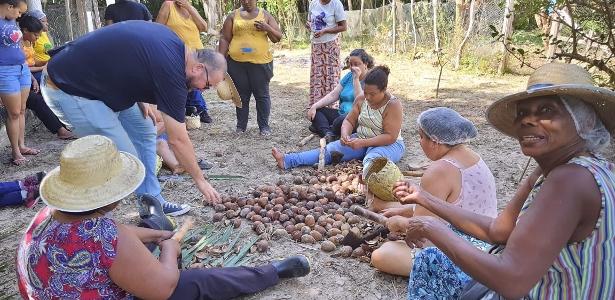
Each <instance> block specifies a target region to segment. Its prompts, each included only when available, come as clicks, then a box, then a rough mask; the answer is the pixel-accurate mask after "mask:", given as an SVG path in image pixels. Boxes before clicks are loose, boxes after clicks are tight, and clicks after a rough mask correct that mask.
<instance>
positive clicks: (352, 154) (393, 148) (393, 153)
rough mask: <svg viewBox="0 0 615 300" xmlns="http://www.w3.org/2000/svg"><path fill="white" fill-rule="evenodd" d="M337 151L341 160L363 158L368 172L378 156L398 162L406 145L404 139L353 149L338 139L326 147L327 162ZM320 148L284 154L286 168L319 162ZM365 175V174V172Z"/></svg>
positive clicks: (328, 162) (327, 162)
mask: <svg viewBox="0 0 615 300" xmlns="http://www.w3.org/2000/svg"><path fill="white" fill-rule="evenodd" d="M352 137H354V138H356V137H357V135H356V134H353V135H352ZM333 151H336V152H340V153H342V154H343V155H344V156H342V160H341V161H349V160H353V159H363V172H366V170H367V168H368V166H369V164H370V163H371V161H372V160H373V159H374V158H376V157H386V158H388V159H389V160H391V161H392V162H395V163H396V162H398V161H400V160H401V158H402V156H404V152H405V151H406V146H405V145H404V141H403V140H397V141H395V142H394V143H393V144H390V145H386V146H378V147H367V148H361V149H352V148H350V147H348V146H344V145H342V143H341V142H340V141H339V140H337V141H335V142H332V143H329V144H327V147H326V148H325V164H327V165H328V164H331V152H333ZM319 154H320V149H313V150H308V151H304V152H298V153H288V154H286V155H284V168H285V169H292V168H294V167H298V166H312V165H314V164H316V163H318V155H319ZM364 175H365V174H364Z"/></svg>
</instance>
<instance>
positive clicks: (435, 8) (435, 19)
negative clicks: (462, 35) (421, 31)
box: [431, 0, 440, 52]
mask: <svg viewBox="0 0 615 300" xmlns="http://www.w3.org/2000/svg"><path fill="white" fill-rule="evenodd" d="M431 6H432V10H433V39H434V47H435V50H436V52H440V37H439V36H438V7H439V6H440V1H438V0H431Z"/></svg>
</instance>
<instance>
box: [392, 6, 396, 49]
mask: <svg viewBox="0 0 615 300" xmlns="http://www.w3.org/2000/svg"><path fill="white" fill-rule="evenodd" d="M391 16H392V17H393V28H392V29H393V53H397V0H392V1H391Z"/></svg>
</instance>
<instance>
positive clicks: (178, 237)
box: [171, 217, 194, 243]
mask: <svg viewBox="0 0 615 300" xmlns="http://www.w3.org/2000/svg"><path fill="white" fill-rule="evenodd" d="M193 225H194V219H193V218H192V217H189V218H188V219H186V221H185V222H184V224H182V227H180V228H179V230H177V231H176V232H175V234H174V235H173V237H171V238H172V239H174V240H176V241H178V242H180V243H181V241H182V239H183V238H184V236H185V235H186V233H188V230H190V228H192V226H193Z"/></svg>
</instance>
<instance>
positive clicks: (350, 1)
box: [348, 0, 352, 11]
mask: <svg viewBox="0 0 615 300" xmlns="http://www.w3.org/2000/svg"><path fill="white" fill-rule="evenodd" d="M348 10H349V11H350V10H352V0H348Z"/></svg>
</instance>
